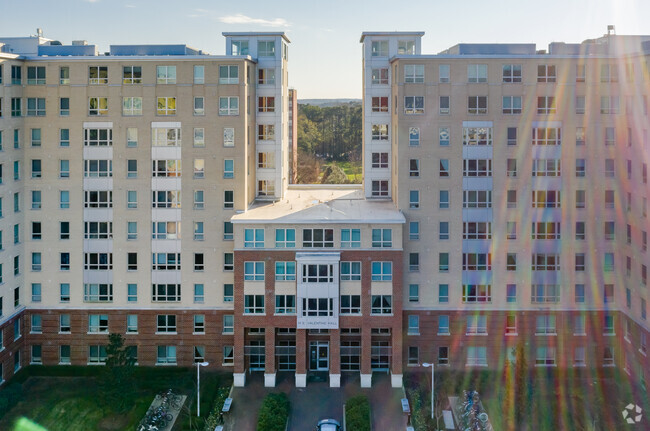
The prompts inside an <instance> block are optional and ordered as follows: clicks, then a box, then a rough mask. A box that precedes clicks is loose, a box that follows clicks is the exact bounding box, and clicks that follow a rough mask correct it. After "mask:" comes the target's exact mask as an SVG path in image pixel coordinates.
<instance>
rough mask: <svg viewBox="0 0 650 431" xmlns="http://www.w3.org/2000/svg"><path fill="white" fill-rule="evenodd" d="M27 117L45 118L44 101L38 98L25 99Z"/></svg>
mask: <svg viewBox="0 0 650 431" xmlns="http://www.w3.org/2000/svg"><path fill="white" fill-rule="evenodd" d="M27 116H28V117H44V116H45V99H44V98H40V97H38V98H37V97H28V98H27Z"/></svg>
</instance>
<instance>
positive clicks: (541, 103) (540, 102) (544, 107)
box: [537, 96, 557, 114]
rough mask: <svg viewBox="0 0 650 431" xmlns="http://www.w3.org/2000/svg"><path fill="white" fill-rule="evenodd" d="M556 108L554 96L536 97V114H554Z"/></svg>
mask: <svg viewBox="0 0 650 431" xmlns="http://www.w3.org/2000/svg"><path fill="white" fill-rule="evenodd" d="M556 111H557V108H556V106H555V97H553V96H542V97H538V98H537V113H538V114H555V112H556Z"/></svg>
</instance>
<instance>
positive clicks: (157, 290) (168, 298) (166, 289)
mask: <svg viewBox="0 0 650 431" xmlns="http://www.w3.org/2000/svg"><path fill="white" fill-rule="evenodd" d="M151 300H152V301H154V302H178V301H180V300H181V285H180V284H152V285H151Z"/></svg>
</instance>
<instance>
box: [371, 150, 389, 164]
mask: <svg viewBox="0 0 650 431" xmlns="http://www.w3.org/2000/svg"><path fill="white" fill-rule="evenodd" d="M372 167H373V168H388V153H372Z"/></svg>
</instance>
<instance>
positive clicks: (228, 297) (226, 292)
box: [223, 283, 235, 302]
mask: <svg viewBox="0 0 650 431" xmlns="http://www.w3.org/2000/svg"><path fill="white" fill-rule="evenodd" d="M234 286H235V285H234V284H230V283H227V284H224V285H223V302H233V301H234V298H235V288H234Z"/></svg>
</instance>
